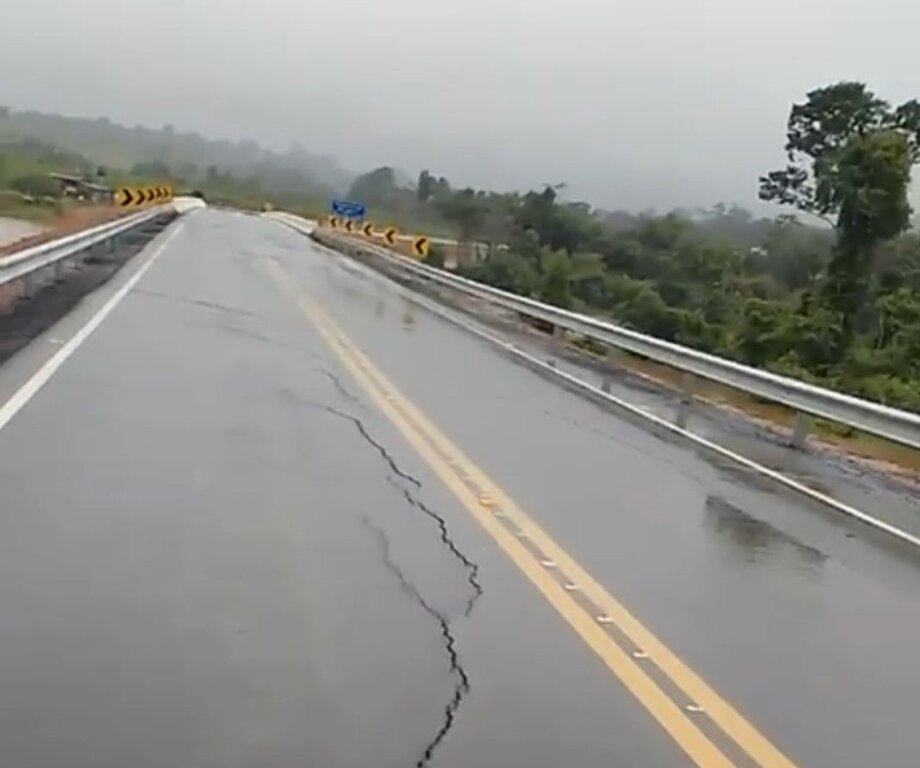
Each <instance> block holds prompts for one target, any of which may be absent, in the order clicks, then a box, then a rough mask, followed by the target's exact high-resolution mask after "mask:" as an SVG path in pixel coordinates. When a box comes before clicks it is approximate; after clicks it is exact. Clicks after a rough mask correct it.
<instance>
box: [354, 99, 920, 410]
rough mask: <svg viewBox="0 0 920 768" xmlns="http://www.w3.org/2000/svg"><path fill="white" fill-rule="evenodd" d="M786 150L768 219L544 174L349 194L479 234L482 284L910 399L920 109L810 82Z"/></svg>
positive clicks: (374, 187)
mask: <svg viewBox="0 0 920 768" xmlns="http://www.w3.org/2000/svg"><path fill="white" fill-rule="evenodd" d="M785 149H786V153H787V156H788V164H787V166H786V167H784V168H782V169H780V170H777V171H771V172H769V173H766V174H765V175H764V176H763V177H762V178H761V179H760V196H761V198H762V199H763V200H765V201H770V202H774V203H779V204H780V205H784V206H788V207H789V208H790V213H788V214H785V215H781V216H779V217H777V218H774V219H755V218H754V217H752V216H751V214H749V213H748V212H746V211H744V210H743V209H740V208H738V207H736V206H725V205H722V206H717V207H716V208H715V209H713V210H711V211H708V212H699V211H696V212H689V211H676V212H673V213H670V214H668V215H665V216H657V215H652V214H647V215H639V216H635V215H631V214H628V213H622V212H617V213H610V212H604V211H600V210H596V209H593V208H592V207H591V206H590V205H588V204H585V203H577V202H569V201H565V200H564V189H562V188H559V187H551V186H547V187H545V188H543V189H540V190H534V191H531V192H528V193H526V194H517V193H512V194H498V193H494V192H486V191H482V190H473V189H461V190H455V189H453V188H452V187H451V184H450V183H449V181H448V180H447V179H444V178H440V177H436V176H434V175H432V174H431V173H429V172H428V171H423V172H422V173H421V174H420V175H419V177H418V180H417V182H416V183H415V184H414V185H412V187H411V188H409V187H406V186H405V185H400V184H399V183H397V176H396V174H395V172H394V171H393V169H391V168H379V169H377V170H375V171H372V172H371V173H369V174H365V175H364V176H361V177H359V178H358V179H356V180H355V182H354V183H353V184H352V188H351V191H350V194H351V195H353V196H354V197H356V198H358V199H362V200H365V201H366V202H368V203H370V204H371V205H372V206H373V207H374V209H375V216H377V217H379V218H382V219H390V220H397V221H400V222H403V223H409V224H411V225H412V226H414V227H416V228H422V229H425V228H427V229H428V230H429V231H431V230H432V229H434V230H440V231H442V232H450V233H452V234H455V235H456V236H457V237H459V238H460V239H461V240H463V241H468V242H470V243H486V244H487V246H486V247H485V248H475V249H472V248H471V249H470V257H469V258H468V259H465V260H464V262H463V263H462V264H461V266H460V269H461V270H462V271H463V272H464V273H465V274H467V275H468V276H470V277H473V278H475V279H477V280H480V281H482V282H485V283H488V284H490V285H494V286H497V287H500V288H503V289H506V290H509V291H513V292H516V293H520V294H524V295H527V296H534V297H538V298H540V299H542V300H544V301H548V302H551V303H553V304H556V305H559V306H562V307H571V308H575V309H578V310H584V311H589V312H592V313H596V314H602V315H606V316H608V317H610V318H613V319H615V320H616V321H618V322H620V323H623V324H626V325H628V326H630V327H633V328H636V329H638V330H640V331H643V332H646V333H650V334H654V335H656V336H658V337H661V338H664V339H668V340H673V341H676V342H678V343H681V344H686V345H689V346H692V347H695V348H697V349H701V350H705V351H707V352H713V353H716V354H719V355H724V356H727V357H730V358H733V359H736V360H739V361H742V362H744V363H748V364H750V365H754V366H757V367H762V368H766V369H769V370H773V371H777V372H780V373H784V374H789V375H792V376H795V377H798V378H802V379H805V380H809V381H813V382H816V383H820V384H823V385H828V386H831V387H834V388H837V389H840V390H843V391H847V392H850V393H853V394H856V395H859V396H863V397H868V398H871V399H874V400H878V401H881V402H883V403H887V404H891V405H895V406H898V407H902V408H908V409H911V410H915V411H916V410H920V237H918V235H917V233H916V232H915V231H913V230H911V229H910V215H911V208H910V205H909V203H908V189H909V184H910V173H911V168H912V166H913V165H914V164H915V163H917V162H918V161H920V104H918V103H917V102H916V101H911V102H908V103H906V104H903V105H901V106H899V107H897V108H893V107H891V106H890V105H888V104H887V103H885V102H884V101H882V100H881V99H878V98H877V97H876V96H875V95H874V94H872V93H871V92H870V91H869V90H867V89H866V87H865V86H864V85H862V84H859V83H839V84H837V85H833V86H830V87H827V88H822V89H818V90H815V91H813V92H811V93H809V94H808V95H807V97H806V100H805V101H804V102H802V103H800V104H796V105H794V106H793V108H792V110H791V113H790V115H789V121H788V130H787V136H786V145H785ZM755 181H756V180H752V184H753V183H754V182H755ZM473 254H476V255H475V256H474V255H473ZM431 258H432V260H433V261H435V262H436V263H437V262H438V261H439V259H440V258H441V256H440V255H439V254H438V253H437V251H435V252H433V254H432V257H431Z"/></svg>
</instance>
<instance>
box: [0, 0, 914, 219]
mask: <svg viewBox="0 0 920 768" xmlns="http://www.w3.org/2000/svg"><path fill="white" fill-rule="evenodd" d="M3 5H4V8H3V15H2V23H0V72H2V73H3V75H2V77H0V103H6V104H9V105H10V106H13V107H15V108H35V109H41V110H47V111H57V112H65V113H72V114H81V115H92V116H96V115H106V116H108V117H111V118H112V119H114V120H117V121H121V122H127V123H132V124H133V123H143V124H149V125H153V126H158V125H161V124H163V123H167V122H169V123H173V124H175V125H176V126H177V127H178V128H186V129H195V130H198V131H200V132H202V133H204V134H208V135H214V136H225V137H230V138H242V137H251V138H254V139H257V140H259V141H261V142H263V143H268V144H271V145H274V146H278V147H281V148H283V147H286V146H287V145H288V143H289V142H290V141H291V140H298V141H300V142H301V143H302V144H303V145H304V146H305V147H307V148H308V149H310V150H312V151H315V152H319V153H323V154H329V155H332V156H334V157H336V158H338V159H339V160H340V161H341V162H342V163H343V164H344V165H345V166H346V167H348V168H349V169H354V170H357V171H362V170H366V169H369V168H371V167H373V166H377V165H382V164H388V165H394V166H397V167H399V168H403V169H405V170H406V171H408V172H409V173H413V174H414V173H417V172H418V170H419V169H421V168H423V167H425V168H430V169H431V170H432V171H433V172H435V173H437V174H443V175H446V176H448V177H449V178H450V179H451V180H452V181H455V182H457V183H463V184H472V185H476V186H483V187H489V188H498V189H509V188H521V187H529V186H533V185H537V184H540V183H543V182H553V183H555V182H563V181H564V182H567V183H568V184H569V192H568V195H569V196H570V197H581V198H585V199H588V200H590V201H592V202H594V203H596V204H598V205H603V206H608V207H624V208H628V209H632V210H641V209H643V208H646V207H656V208H659V209H662V208H669V207H673V206H688V207H693V206H708V205H711V204H712V203H715V202H717V201H720V200H735V201H738V202H741V203H744V204H751V203H753V201H754V200H756V181H757V176H758V174H759V173H761V172H763V171H764V170H767V169H768V168H769V167H772V166H774V165H777V164H779V163H781V162H782V151H781V149H782V142H783V131H784V125H785V120H786V117H787V113H788V110H789V106H790V103H791V102H792V101H793V100H796V99H800V98H801V97H802V96H803V94H804V93H805V92H806V91H807V90H808V89H810V88H813V87H817V86H821V85H826V84H829V83H831V82H835V81H837V80H841V79H860V80H864V81H866V82H868V83H869V84H870V87H872V88H873V89H875V90H876V92H877V93H878V94H879V95H880V96H882V97H884V98H887V99H889V100H892V101H901V100H904V99H907V98H911V97H914V96H920V54H918V50H920V38H918V29H920V2H917V0H873V1H870V0H693V1H692V2H689V1H688V0H635V1H628V0H627V1H625V2H624V1H623V0H381V1H380V2H377V1H375V0H363V1H361V0H338V2H315V1H314V0H259V1H258V2H252V1H251V0H247V1H246V2H242V1H241V0H79V1H76V0H75V1H74V2H70V1H69V0H5V2H4V4H3Z"/></svg>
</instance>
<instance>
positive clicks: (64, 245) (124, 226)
mask: <svg viewBox="0 0 920 768" xmlns="http://www.w3.org/2000/svg"><path fill="white" fill-rule="evenodd" d="M170 210H174V207H173V206H172V205H161V206H157V207H155V208H150V209H147V210H144V211H140V212H139V213H135V214H132V215H131V216H125V217H122V218H120V219H115V220H114V221H108V222H106V223H105V224H100V225H98V226H96V227H92V228H90V229H84V230H82V231H80V232H75V233H73V234H71V235H66V236H64V237H61V238H58V239H56V240H49V241H48V242H45V243H40V244H39V245H34V246H32V247H31V248H25V249H23V250H21V251H16V252H14V253H11V254H10V255H8V256H0V286H2V285H5V284H6V283H9V282H13V281H14V280H22V279H26V278H29V277H30V276H31V275H37V274H41V273H43V272H45V271H46V270H49V269H53V268H56V267H58V266H59V265H65V264H66V263H67V262H68V260H70V259H72V258H74V257H76V255H77V254H78V253H80V252H81V251H84V250H86V249H88V248H92V247H93V246H95V245H99V244H100V243H104V242H106V241H108V240H111V239H112V238H115V237H118V236H119V235H124V234H126V233H127V232H130V231H131V230H133V229H137V228H138V227H141V226H143V225H144V224H146V223H148V222H150V221H152V220H153V219H156V218H157V217H159V216H162V215H163V214H164V213H167V212H169V211H170Z"/></svg>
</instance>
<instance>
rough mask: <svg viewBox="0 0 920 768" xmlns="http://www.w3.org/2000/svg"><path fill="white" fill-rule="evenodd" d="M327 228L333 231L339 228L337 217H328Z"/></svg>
mask: <svg viewBox="0 0 920 768" xmlns="http://www.w3.org/2000/svg"><path fill="white" fill-rule="evenodd" d="M329 226H330V227H332V228H333V229H338V228H339V217H338V216H330V217H329Z"/></svg>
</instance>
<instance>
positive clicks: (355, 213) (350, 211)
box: [332, 200, 367, 219]
mask: <svg viewBox="0 0 920 768" xmlns="http://www.w3.org/2000/svg"><path fill="white" fill-rule="evenodd" d="M332 212H333V213H334V214H335V215H337V216H342V217H344V218H346V219H363V218H364V216H365V214H366V213H367V208H366V207H365V205H364V203H356V202H354V201H352V200H333V201H332Z"/></svg>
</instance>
